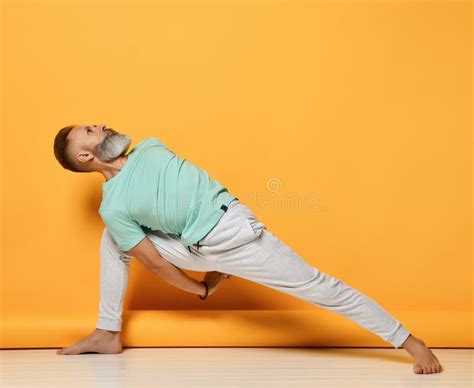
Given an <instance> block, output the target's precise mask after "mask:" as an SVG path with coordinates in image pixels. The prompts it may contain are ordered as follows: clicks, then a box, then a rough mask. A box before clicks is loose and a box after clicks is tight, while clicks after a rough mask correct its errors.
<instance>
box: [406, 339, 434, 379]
mask: <svg viewBox="0 0 474 388" xmlns="http://www.w3.org/2000/svg"><path fill="white" fill-rule="evenodd" d="M402 347H403V348H404V349H405V350H406V351H407V352H408V353H410V354H411V355H412V356H413V358H414V359H415V364H414V365H413V371H414V372H415V373H417V374H431V373H439V372H441V371H442V367H441V364H440V363H439V360H438V359H437V358H436V356H435V355H434V354H433V352H432V351H431V350H430V349H429V348H428V347H426V345H425V343H424V342H423V341H422V340H421V339H419V338H416V337H414V336H413V335H411V334H410V335H409V336H408V338H407V339H406V341H405V342H404V343H403V345H402Z"/></svg>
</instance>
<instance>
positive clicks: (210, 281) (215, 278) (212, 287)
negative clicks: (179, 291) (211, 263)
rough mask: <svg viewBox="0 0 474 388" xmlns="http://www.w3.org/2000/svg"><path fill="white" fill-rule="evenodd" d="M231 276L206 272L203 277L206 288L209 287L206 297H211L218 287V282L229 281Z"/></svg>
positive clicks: (216, 272)
mask: <svg viewBox="0 0 474 388" xmlns="http://www.w3.org/2000/svg"><path fill="white" fill-rule="evenodd" d="M231 276H232V275H229V274H226V273H222V272H218V271H211V272H206V275H204V281H205V282H206V283H207V286H208V287H209V293H208V294H207V295H208V296H209V295H212V294H213V293H214V292H215V291H216V290H217V288H218V287H219V284H220V282H221V281H222V280H223V279H230V278H231ZM203 296H204V295H203Z"/></svg>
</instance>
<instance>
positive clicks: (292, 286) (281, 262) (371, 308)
mask: <svg viewBox="0 0 474 388" xmlns="http://www.w3.org/2000/svg"><path fill="white" fill-rule="evenodd" d="M147 236H148V238H149V239H150V240H151V241H152V243H153V245H154V246H155V247H156V249H157V251H158V252H159V253H160V255H161V256H163V257H164V258H165V259H166V260H168V261H169V262H170V263H172V264H174V265H175V266H177V267H179V268H182V269H188V270H193V271H202V272H208V271H219V272H223V273H227V274H231V275H234V276H238V277H241V278H244V279H247V280H250V281H253V282H256V283H259V284H262V285H264V286H267V287H270V288H273V289H275V290H278V291H281V292H284V293H286V294H289V295H293V296H295V297H297V298H299V299H302V300H305V301H307V302H310V303H312V304H314V305H316V306H319V307H322V308H324V309H327V310H330V311H334V312H336V313H338V314H341V315H343V316H345V317H347V318H349V319H351V320H352V321H354V322H355V323H357V324H359V325H360V326H362V327H364V328H365V329H367V330H369V331H371V332H373V333H374V334H376V335H378V336H379V337H381V338H382V339H383V340H385V341H387V342H389V343H390V344H391V345H392V346H394V347H395V348H399V347H400V346H401V345H402V344H403V342H404V341H405V340H406V339H407V337H408V335H409V332H408V330H407V329H406V328H405V326H403V325H402V324H401V323H400V322H399V321H398V320H396V319H395V318H394V317H393V316H392V315H390V314H389V313H388V312H387V311H386V310H385V309H384V308H383V307H382V306H381V305H379V304H378V303H377V302H375V301H374V300H372V299H371V298H369V297H368V296H366V295H364V294H363V293H362V292H360V291H358V290H356V289H354V288H352V287H350V286H349V285H347V284H346V283H345V282H343V281H342V280H339V279H337V278H335V277H333V276H330V275H328V274H326V273H323V272H321V271H319V270H318V269H317V268H315V267H313V266H311V265H309V264H308V263H307V262H306V261H304V260H303V259H302V258H301V257H300V256H298V255H297V254H296V253H295V252H294V251H293V250H292V249H291V248H290V247H289V246H288V245H286V244H285V243H283V242H282V241H281V240H279V239H278V238H277V237H276V236H275V235H274V234H272V233H271V232H270V231H268V230H267V228H266V226H265V225H264V224H263V223H262V222H261V221H260V220H259V219H257V217H256V216H255V214H254V213H253V212H252V210H250V208H248V207H247V206H246V205H244V204H243V203H241V202H240V201H239V200H238V199H235V200H234V201H232V202H231V203H230V204H229V206H228V209H227V211H226V212H225V213H224V214H223V215H222V217H221V219H220V220H219V221H218V222H217V224H216V225H215V226H214V228H212V229H211V231H210V232H209V233H208V234H207V235H206V236H204V238H203V239H201V240H200V241H199V243H198V244H197V245H196V244H195V245H192V246H189V247H187V246H186V245H184V244H183V243H182V242H181V240H180V239H179V237H178V236H176V235H170V234H165V233H162V232H159V231H153V232H150V233H148V234H147ZM130 259H131V256H129V255H127V254H126V253H125V252H123V251H120V250H119V249H118V248H117V246H116V245H115V243H114V241H113V240H112V237H111V236H110V234H109V233H108V231H107V228H105V229H104V232H103V234H102V240H101V245H100V260H101V264H100V303H99V317H98V320H97V325H96V327H97V328H100V329H104V330H113V331H120V330H121V327H122V308H123V300H124V295H125V291H126V287H127V283H128V271H129V265H130Z"/></svg>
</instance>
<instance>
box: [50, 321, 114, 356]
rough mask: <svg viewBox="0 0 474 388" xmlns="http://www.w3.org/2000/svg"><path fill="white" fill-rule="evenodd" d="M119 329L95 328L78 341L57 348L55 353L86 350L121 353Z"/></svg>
mask: <svg viewBox="0 0 474 388" xmlns="http://www.w3.org/2000/svg"><path fill="white" fill-rule="evenodd" d="M120 334H121V333H120V332H119V331H108V330H102V329H98V328H96V329H95V330H94V331H93V332H92V333H91V334H89V335H88V336H87V337H85V338H84V339H82V340H81V341H79V342H78V343H76V344H74V345H71V346H69V347H66V348H62V349H58V350H57V351H56V354H65V355H72V354H74V355H75V354H81V353H86V352H92V353H102V354H118V353H122V341H121V338H120Z"/></svg>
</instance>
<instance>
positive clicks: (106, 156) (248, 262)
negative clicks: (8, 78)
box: [54, 124, 441, 374]
mask: <svg viewBox="0 0 474 388" xmlns="http://www.w3.org/2000/svg"><path fill="white" fill-rule="evenodd" d="M130 143H131V139H130V137H128V136H126V135H124V134H121V133H119V132H117V131H115V130H113V129H111V128H107V127H106V125H105V124H102V125H72V126H68V127H65V128H63V129H61V130H60V131H59V132H58V134H57V135H56V138H55V141H54V153H55V156H56V158H57V160H58V161H59V162H60V164H61V165H62V166H63V167H64V168H65V169H68V170H70V171H74V172H99V173H101V174H102V175H103V176H104V177H105V182H103V184H102V189H103V199H102V203H101V206H100V209H99V213H100V215H101V217H102V219H103V221H104V223H105V225H106V228H105V229H104V232H103V234H102V241H101V247H100V254H101V284H100V290H101V291H100V303H99V317H98V321H97V325H96V329H95V330H94V332H92V333H91V334H90V335H89V336H87V337H86V338H84V339H83V340H82V341H80V342H79V343H77V344H75V345H73V346H70V347H68V348H63V349H60V350H58V351H57V354H80V353H84V352H98V353H105V354H107V353H119V352H121V351H122V344H121V341H120V331H121V324H122V318H121V316H122V304H123V298H124V293H125V289H126V286H127V281H128V268H129V261H130V258H131V257H132V256H133V257H136V258H137V259H138V260H140V261H141V262H142V263H143V264H144V265H145V266H146V267H147V268H148V269H149V270H150V271H152V272H153V273H155V274H156V275H158V276H159V277H160V278H162V279H163V280H164V281H166V282H168V283H170V284H172V285H174V286H176V287H178V288H180V289H182V290H185V291H188V292H191V293H194V294H198V295H199V297H200V298H202V299H205V298H206V297H207V296H208V295H212V293H214V292H215V290H216V289H217V287H218V286H219V283H220V282H221V280H222V279H224V278H229V277H230V275H236V276H239V277H242V278H245V279H248V280H251V281H253V282H256V283H259V284H262V285H265V286H267V287H270V288H273V289H276V290H279V291H281V292H284V293H287V294H290V295H293V296H295V297H297V298H300V299H302V300H306V301H308V302H310V303H312V304H314V305H316V306H320V307H323V308H325V309H327V310H330V311H334V312H337V313H338V314H341V315H344V316H346V317H347V318H349V319H351V320H352V321H354V322H356V323H357V324H359V325H360V326H362V327H364V328H366V329H367V330H370V331H371V332H373V333H374V334H376V335H378V336H379V337H381V338H382V339H384V340H385V341H387V342H389V343H390V344H392V346H394V347H395V348H399V347H403V348H404V349H405V350H406V351H407V352H408V353H409V354H410V355H412V356H413V357H414V359H415V363H414V367H413V370H414V372H415V373H425V374H428V373H438V372H440V371H441V365H440V363H439V361H438V359H437V358H436V356H435V355H434V354H433V353H432V351H431V350H430V349H429V348H427V347H426V345H425V343H424V342H423V341H422V340H420V339H418V338H416V337H414V336H413V335H412V334H410V333H409V332H408V330H407V329H406V328H405V327H404V326H403V325H402V324H401V323H400V322H399V321H398V320H396V319H395V318H394V317H393V316H391V315H390V314H389V313H388V312H387V311H386V310H385V309H384V308H383V307H382V306H380V305H379V304H378V303H377V302H375V301H374V300H372V299H370V298H369V297H367V296H366V295H364V294H363V293H361V292H359V291H358V290H356V289H354V288H352V287H350V286H349V285H347V284H346V283H345V282H343V281H341V280H339V279H336V278H335V277H332V276H330V275H328V274H325V273H323V272H320V271H319V270H318V269H317V268H315V267H312V266H311V265H309V264H308V263H306V262H305V261H304V260H303V259H302V258H301V257H299V256H298V255H297V254H296V253H295V252H294V251H293V250H292V249H291V248H290V247H288V246H287V245H286V244H285V243H283V242H282V241H281V240H279V239H278V238H277V237H276V236H275V235H274V234H272V233H271V232H270V231H268V230H267V228H266V226H265V225H264V224H263V223H262V222H261V221H260V220H259V219H257V217H256V216H255V215H254V213H253V212H252V211H251V210H250V209H249V208H248V207H247V206H245V205H244V204H243V203H241V202H240V201H239V200H238V198H237V197H235V196H234V195H232V194H230V193H229V192H228V191H227V189H226V188H225V187H224V186H222V184H220V183H219V182H218V181H216V180H214V179H212V178H211V177H210V176H209V175H208V174H207V173H206V172H205V171H204V170H202V169H200V168H199V167H197V166H196V165H194V164H192V163H191V162H189V161H187V160H185V159H182V158H180V157H179V156H177V155H176V154H175V153H174V152H173V151H171V150H170V149H169V148H168V147H167V146H166V145H165V144H163V143H162V142H161V141H160V140H159V139H157V138H155V137H149V138H147V139H145V140H143V141H141V142H140V143H139V144H138V145H137V146H136V147H135V148H133V149H132V150H131V151H130V152H129V153H128V154H127V151H128V148H129V146H130ZM181 268H184V269H191V270H196V271H203V272H206V275H205V278H204V281H197V280H196V279H193V278H191V277H189V276H188V275H186V274H185V272H183V271H182V270H181ZM227 274H230V275H227Z"/></svg>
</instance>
